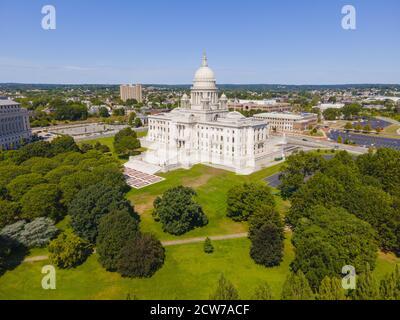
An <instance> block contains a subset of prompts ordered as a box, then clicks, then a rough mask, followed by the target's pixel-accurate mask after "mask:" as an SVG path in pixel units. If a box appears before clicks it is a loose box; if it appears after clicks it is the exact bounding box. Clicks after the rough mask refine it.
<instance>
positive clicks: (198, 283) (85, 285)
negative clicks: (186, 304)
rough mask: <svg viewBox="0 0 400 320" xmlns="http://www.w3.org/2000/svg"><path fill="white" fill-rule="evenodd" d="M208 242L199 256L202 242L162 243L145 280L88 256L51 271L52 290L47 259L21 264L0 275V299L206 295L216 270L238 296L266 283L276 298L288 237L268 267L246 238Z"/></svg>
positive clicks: (289, 256)
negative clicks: (161, 260) (254, 256)
mask: <svg viewBox="0 0 400 320" xmlns="http://www.w3.org/2000/svg"><path fill="white" fill-rule="evenodd" d="M213 244H214V247H215V252H214V253H213V254H205V253H204V252H203V244H202V243H198V244H191V245H181V246H175V247H167V249H166V261H165V265H164V266H163V267H162V269H160V270H159V271H158V272H157V273H156V274H155V275H154V276H153V277H152V278H149V279H126V278H125V279H124V278H122V277H121V276H119V275H118V274H117V273H110V272H106V271H105V270H104V269H103V268H102V267H101V266H100V264H99V263H98V262H97V256H96V255H95V254H94V255H92V256H91V257H90V258H89V259H88V261H86V262H85V263H84V264H83V265H81V266H80V267H78V268H76V269H72V270H57V289H56V290H48V291H47V290H43V289H42V288H41V279H42V277H43V275H42V274H41V268H42V267H43V266H44V265H46V264H48V261H47V262H46V261H43V262H34V263H23V264H22V265H20V266H19V267H17V268H16V269H15V270H14V271H11V272H8V273H6V274H5V275H3V276H2V277H0V299H125V298H126V296H127V294H128V293H129V294H130V295H131V297H133V296H134V295H136V296H137V297H138V298H139V299H208V297H209V294H210V293H211V292H212V291H213V290H214V288H215V286H216V283H217V281H218V278H219V276H220V274H221V273H224V275H225V276H226V277H227V278H228V279H229V280H231V281H232V282H233V283H234V285H235V286H236V287H237V289H238V290H239V293H240V296H241V298H242V299H247V298H251V295H252V294H253V291H254V288H255V287H256V286H257V284H259V283H260V282H261V281H268V283H269V284H270V286H271V288H272V290H273V292H274V295H275V297H276V298H279V295H280V290H281V286H282V284H283V281H284V280H285V278H286V276H287V273H288V271H289V263H290V261H291V260H292V259H293V249H292V246H291V244H290V241H289V239H288V240H287V241H286V248H285V260H284V261H283V263H282V264H281V266H279V267H275V268H269V269H267V268H264V267H261V266H258V265H256V264H255V263H254V262H253V261H252V260H251V258H250V257H249V246H250V242H249V240H248V239H234V240H224V241H215V242H213Z"/></svg>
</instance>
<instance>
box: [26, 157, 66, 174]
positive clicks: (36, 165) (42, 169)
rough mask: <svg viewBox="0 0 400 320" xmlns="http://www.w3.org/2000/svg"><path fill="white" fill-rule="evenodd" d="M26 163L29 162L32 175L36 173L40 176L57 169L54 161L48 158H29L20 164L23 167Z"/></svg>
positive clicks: (56, 163)
mask: <svg viewBox="0 0 400 320" xmlns="http://www.w3.org/2000/svg"><path fill="white" fill-rule="evenodd" d="M27 162H30V165H31V167H30V168H31V171H32V173H37V174H40V175H45V174H46V173H48V172H50V171H51V170H53V169H55V168H57V166H58V165H59V163H58V162H57V161H56V160H53V159H48V158H36V157H35V158H31V159H29V160H27V161H25V162H24V163H22V165H25V164H26V163H27Z"/></svg>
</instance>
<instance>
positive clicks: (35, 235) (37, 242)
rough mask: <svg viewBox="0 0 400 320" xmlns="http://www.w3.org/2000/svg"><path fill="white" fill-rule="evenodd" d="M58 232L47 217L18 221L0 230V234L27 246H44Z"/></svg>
mask: <svg viewBox="0 0 400 320" xmlns="http://www.w3.org/2000/svg"><path fill="white" fill-rule="evenodd" d="M57 233H58V229H57V228H56V227H55V226H54V222H53V221H52V220H51V219H49V218H37V219H35V220H33V221H32V222H30V223H26V222H25V221H18V222H16V223H14V224H12V225H9V226H7V227H5V228H3V230H1V232H0V235H2V236H4V237H6V238H8V239H11V240H13V241H15V242H17V243H19V244H21V245H23V246H25V247H27V248H34V247H45V246H46V245H47V244H48V243H49V242H50V240H51V239H53V238H54V237H55V236H56V235H57Z"/></svg>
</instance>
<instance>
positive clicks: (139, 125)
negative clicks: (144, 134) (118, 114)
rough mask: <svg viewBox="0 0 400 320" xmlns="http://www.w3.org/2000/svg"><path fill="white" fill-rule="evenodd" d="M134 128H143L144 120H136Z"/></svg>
mask: <svg viewBox="0 0 400 320" xmlns="http://www.w3.org/2000/svg"><path fill="white" fill-rule="evenodd" d="M134 126H135V128H140V127H143V122H142V120H140V118H136V119H135V122H134Z"/></svg>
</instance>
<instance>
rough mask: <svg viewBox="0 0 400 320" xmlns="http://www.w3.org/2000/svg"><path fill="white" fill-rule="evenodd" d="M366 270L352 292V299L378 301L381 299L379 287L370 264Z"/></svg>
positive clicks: (359, 277)
mask: <svg viewBox="0 0 400 320" xmlns="http://www.w3.org/2000/svg"><path fill="white" fill-rule="evenodd" d="M364 270H365V271H364V272H363V273H361V274H360V275H359V276H358V277H357V286H356V289H355V290H353V291H352V292H351V297H352V299H353V300H378V299H379V298H380V295H379V286H378V282H377V281H376V280H375V277H374V275H373V273H372V271H371V268H370V266H369V264H367V266H366V268H364Z"/></svg>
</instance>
